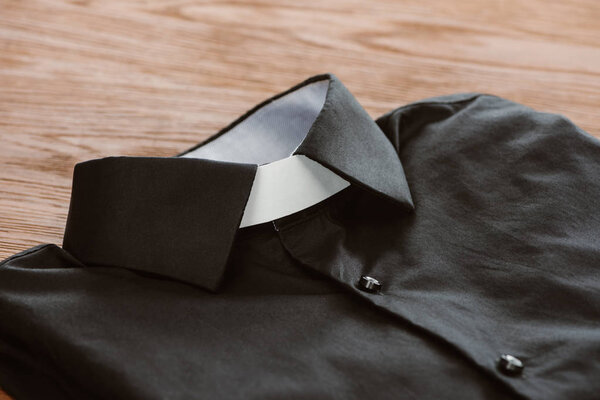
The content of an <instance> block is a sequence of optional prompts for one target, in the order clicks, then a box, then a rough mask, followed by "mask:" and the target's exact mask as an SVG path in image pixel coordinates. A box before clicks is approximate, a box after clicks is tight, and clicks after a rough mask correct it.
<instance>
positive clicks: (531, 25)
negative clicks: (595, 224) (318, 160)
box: [0, 0, 600, 400]
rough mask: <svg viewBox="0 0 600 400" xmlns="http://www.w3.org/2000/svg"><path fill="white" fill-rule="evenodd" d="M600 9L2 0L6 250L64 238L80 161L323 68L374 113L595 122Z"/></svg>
mask: <svg viewBox="0 0 600 400" xmlns="http://www.w3.org/2000/svg"><path fill="white" fill-rule="evenodd" d="M599 20H600V2H598V1H597V0H566V1H561V2H548V1H542V0H528V1H524V0H490V1H486V2H480V1H474V0H468V1H461V2H450V1H447V0H444V1H442V0H433V1H428V2H423V1H417V0H402V1H398V0H372V1H359V0H349V1H341V0H329V1H321V2H302V1H300V2H299V1H297V0H295V1H292V0H277V1H274V0H262V1H259V0H236V1H191V2H190V1H185V2H184V1H180V0H154V1H152V2H142V1H134V0H119V1H116V0H104V1H93V0H73V1H65V0H55V1H48V0H31V1H29V0H26V1H19V0H0V259H3V258H5V257H8V256H10V255H11V254H14V253H15V252H18V251H21V250H24V249H26V248H29V247H32V246H34V245H36V244H38V243H57V244H60V243H61V241H62V232H63V228H64V224H65V219H66V213H67V208H68V201H69V195H70V184H71V174H72V170H73V166H74V164H75V163H77V162H79V161H83V160H87V159H90V158H96V157H102V156H107V155H152V156H168V155H173V154H175V153H177V152H179V151H181V150H184V149H186V148H188V147H190V146H192V145H193V144H195V143H197V142H198V141H200V140H202V139H204V138H206V137H207V136H209V135H210V134H212V133H214V132H215V131H217V130H218V129H219V128H221V127H222V126H224V125H225V124H227V123H228V122H229V121H231V120H233V119H234V118H236V117H237V116H238V115H240V114H241V113H243V112H244V111H245V110H246V109H248V108H250V107H251V106H253V105H254V104H256V103H257V102H259V101H261V100H263V99H264V98H266V97H268V96H271V95H273V94H275V93H278V92H280V91H282V90H283V89H286V88H288V87H289V86H291V85H293V84H295V83H297V82H299V81H301V80H303V79H305V78H306V77H308V76H310V75H313V74H317V73H321V72H333V73H335V74H336V75H338V76H339V77H340V78H341V80H342V81H343V82H344V83H345V84H346V85H347V86H348V87H349V88H350V90H351V91H352V92H353V93H354V94H355V95H356V96H357V98H358V99H359V101H360V102H361V103H362V104H363V105H364V106H365V107H366V109H367V110H368V111H369V112H370V113H371V115H372V116H373V117H375V116H377V115H380V114H382V113H384V112H386V111H388V110H390V109H392V108H395V107H397V106H400V105H402V104H405V103H407V102H410V101H414V100H418V99H421V98H424V97H429V96H435V95H441V94H448V93H453V92H466V91H479V92H486V93H493V94H497V95H500V96H503V97H507V98H509V99H512V100H515V101H518V102H521V103H525V104H527V105H530V106H532V107H534V108H537V109H540V110H545V111H549V112H557V113H562V114H564V115H566V116H568V117H569V118H570V119H571V120H573V121H574V122H575V123H576V124H578V125H579V126H581V127H582V128H583V129H585V130H586V131H588V132H590V133H591V134H593V135H596V136H599V137H600V129H599V128H598V126H600V79H599V78H600V24H599V23H598V21H599ZM0 323H6V322H4V321H0ZM2 399H7V397H6V396H5V395H2V394H0V400H2Z"/></svg>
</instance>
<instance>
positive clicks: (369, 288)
mask: <svg viewBox="0 0 600 400" xmlns="http://www.w3.org/2000/svg"><path fill="white" fill-rule="evenodd" d="M358 288H359V289H360V290H362V291H364V292H369V293H377V292H379V290H380V289H381V283H380V282H379V281H378V280H377V279H375V278H373V277H370V276H366V275H363V276H361V277H360V280H359V281H358Z"/></svg>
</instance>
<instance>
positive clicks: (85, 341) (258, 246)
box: [0, 74, 600, 399]
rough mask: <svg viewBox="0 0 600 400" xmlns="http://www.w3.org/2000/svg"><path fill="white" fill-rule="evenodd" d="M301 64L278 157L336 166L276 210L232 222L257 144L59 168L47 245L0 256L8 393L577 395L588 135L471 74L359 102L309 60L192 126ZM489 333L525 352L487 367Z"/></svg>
mask: <svg viewBox="0 0 600 400" xmlns="http://www.w3.org/2000/svg"><path fill="white" fill-rule="evenodd" d="M323 79H327V80H329V92H328V94H327V98H326V100H325V105H324V108H323V110H322V111H321V114H320V115H319V116H318V117H317V119H316V120H315V122H314V124H313V126H312V128H311V130H310V131H309V134H308V135H307V137H306V139H305V140H304V142H303V143H302V144H301V145H300V146H299V147H298V149H297V150H296V154H303V155H306V156H308V157H310V158H312V159H313V160H315V161H317V162H319V163H321V164H322V165H324V166H326V167H327V168H330V169H331V170H333V171H334V172H336V173H338V174H340V175H341V176H343V177H344V178H346V179H348V180H349V181H350V183H351V185H350V186H349V187H348V188H346V189H344V190H343V191H341V192H339V193H338V194H336V195H334V196H333V197H331V198H329V199H327V200H325V201H323V202H321V203H319V204H316V205H314V206H312V207H310V208H308V209H306V210H303V211H301V212H298V213H295V214H293V215H290V216H286V217H283V218H280V219H277V220H275V221H272V222H270V223H265V224H260V225H256V226H251V227H247V228H242V229H238V228H237V226H238V225H239V221H240V218H241V215H242V214H243V210H244V206H245V202H246V200H247V196H248V192H249V190H250V188H251V185H252V181H253V178H254V174H255V172H256V168H257V166H255V165H249V164H235V163H226V162H217V161H210V160H203V159H184V158H178V157H173V158H166V159H161V158H135V157H119V158H108V159H103V160H95V161H89V162H86V163H83V164H80V165H78V166H77V167H76V169H75V176H74V183H73V195H72V199H71V210H70V213H69V218H68V222H67V227H66V231H65V242H64V244H63V247H62V248H61V247H59V246H57V245H54V244H45V245H39V246H36V247H33V248H32V249H29V250H27V251H25V252H22V253H20V254H17V255H15V256H13V257H10V258H9V259H7V260H5V261H3V262H2V263H1V264H0V386H1V387H2V388H4V389H5V390H6V391H7V392H8V393H9V394H11V395H12V396H14V397H15V398H16V399H38V398H44V399H64V398H72V399H81V398H86V399H87V398H89V399H117V398H123V399H204V398H206V399H280V398H286V399H288V398H289V399H364V398H373V399H404V398H409V399H410V398H418V399H440V398H447V399H456V398H460V399H514V398H527V399H596V398H598V393H600V380H599V379H598V377H600V361H598V360H600V270H599V265H600V209H599V208H598V204H599V202H598V199H600V182H599V181H598V178H597V177H598V176H600V142H599V141H598V140H597V139H595V138H593V137H592V136H590V135H589V134H587V133H586V132H583V131H582V130H581V129H579V128H578V127H577V126H575V125H574V124H573V123H571V122H570V121H569V120H568V119H566V118H565V117H562V116H560V115H554V114H547V113H543V112H538V111H535V110H532V109H530V108H528V107H525V106H523V105H520V104H516V103H514V102H511V101H509V100H506V99H502V98H499V97H496V96H492V95H486V94H478V93H468V94H456V95H449V96H442V97H437V98H432V99H426V100H423V101H419V102H415V103H411V104H408V105H405V106H402V107H399V108H397V109H395V110H393V111H390V112H389V113H387V114H385V115H383V116H381V117H379V118H377V119H376V120H372V119H371V118H370V117H369V116H368V114H367V113H366V112H365V111H364V110H363V109H362V108H361V107H360V106H359V105H358V102H357V101H356V99H354V98H353V97H352V95H351V94H350V93H349V92H348V91H347V89H346V88H345V87H344V86H343V85H342V83H341V82H340V81H339V80H338V79H337V78H336V77H335V76H333V75H330V74H325V75H319V76H316V77H312V78H310V79H308V80H307V81H305V82H303V83H301V84H299V85H297V86H295V87H294V88H291V89H290V90H288V91H286V92H283V93H282V94H280V95H277V96H275V97H273V98H271V99H269V100H267V101H265V102H264V103H261V104H260V105H258V106H257V107H255V108H254V109H252V110H250V111H249V112H248V113H247V114H245V115H244V116H242V117H241V118H240V119H238V120H237V121H235V122H234V123H232V124H231V125H230V126H229V127H226V128H224V129H223V130H222V131H221V132H219V133H217V134H216V135H215V136H214V137H216V136H218V135H221V134H226V133H227V131H228V129H231V127H232V126H235V125H236V124H238V123H243V121H244V120H245V119H246V118H251V116H252V113H253V112H254V111H256V109H259V108H260V107H262V106H265V105H267V104H269V102H270V101H273V100H274V99H276V98H277V97H278V96H283V95H286V94H289V93H293V91H294V90H296V89H298V88H301V87H302V86H303V85H306V84H309V83H310V82H314V81H316V80H323ZM209 140H210V139H209ZM205 143H206V142H205ZM201 145H202V143H201V144H200V146H201ZM184 154H185V153H184ZM190 199H193V201H192V200H190ZM195 243H197V246H194V244H195ZM361 276H370V277H373V278H376V279H377V280H379V281H380V282H381V284H382V288H381V290H380V291H378V292H368V291H365V290H363V288H362V287H361V286H360V284H359V281H360V278H361ZM503 354H509V355H512V356H514V357H516V358H518V359H519V360H521V361H522V364H523V370H522V371H521V372H520V373H519V374H513V375H510V374H507V373H506V370H504V369H503V368H502V367H501V366H499V363H498V361H499V358H500V356H501V355H503Z"/></svg>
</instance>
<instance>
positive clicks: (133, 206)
mask: <svg viewBox="0 0 600 400" xmlns="http://www.w3.org/2000/svg"><path fill="white" fill-rule="evenodd" d="M322 80H327V81H328V86H327V92H326V95H325V102H324V104H323V106H322V108H321V110H320V112H319V113H318V116H317V117H316V119H315V121H314V122H313V124H312V126H311V127H310V129H309V131H308V133H307V134H306V136H305V138H304V139H303V140H302V142H301V143H300V145H299V146H298V147H297V148H296V149H295V151H294V153H293V154H301V155H305V156H307V157H309V158H311V159H313V160H314V161H317V162H319V163H321V164H322V165H323V166H325V167H327V168H329V169H331V170H332V171H334V172H335V173H337V174H338V175H340V176H341V177H343V178H345V179H347V180H348V181H349V182H350V183H351V184H352V185H355V186H358V187H361V188H363V189H365V190H368V191H370V192H372V193H373V194H375V195H378V196H382V197H384V198H386V199H388V200H390V201H392V202H393V203H395V204H397V205H398V210H399V211H406V210H411V209H412V208H413V204H412V199H411V195H410V192H409V188H408V184H407V181H406V177H405V175H404V170H403V168H402V164H401V162H400V159H399V158H398V155H397V153H396V151H395V150H394V147H393V145H392V144H391V142H390V140H389V139H388V138H387V137H386V136H385V134H384V133H383V132H382V131H381V129H380V128H379V127H378V125H377V124H376V123H375V122H374V121H373V119H372V118H371V117H370V116H369V115H368V113H367V112H366V111H365V110H364V109H363V108H362V107H361V106H360V104H359V103H358V101H357V100H356V99H355V98H354V96H352V94H351V93H350V92H349V91H348V90H347V89H346V87H345V86H344V85H343V84H342V83H341V82H340V81H339V80H338V79H337V78H336V77H335V76H334V75H332V74H324V75H317V76H314V77H312V78H309V79H307V80H306V81H304V82H302V83H300V84H298V85H296V86H294V87H292V88H291V89H289V90H287V91H285V92H283V93H280V94H278V95H276V96H274V97H272V98H270V99H268V100H266V101H264V102H262V103H261V104H259V105H257V106H256V107H254V108H253V109H251V110H250V111H248V112H247V113H246V114H244V115H243V116H242V117H240V118H238V119H237V120H236V121H234V122H233V123H231V124H230V125H229V126H227V127H225V128H224V129H222V130H221V131H220V132H218V133H217V134H215V135H213V136H212V137H211V138H209V139H208V140H206V141H204V142H202V143H200V144H199V145H198V146H196V147H194V148H192V149H190V150H188V151H186V152H184V153H182V154H180V156H185V155H186V154H188V153H189V152H190V151H193V150H196V149H198V148H200V147H202V146H204V145H206V144H207V143H210V142H211V141H212V140H215V139H216V138H217V137H219V136H221V135H224V134H226V133H228V132H230V131H231V130H232V129H233V128H234V127H235V126H236V125H238V124H240V123H242V122H243V121H245V120H246V119H247V118H248V117H250V116H251V115H252V114H254V113H255V112H256V111H258V110H260V109H261V108H263V107H264V106H266V105H267V104H270V103H271V102H273V101H275V100H277V99H278V98H281V97H283V96H285V95H287V94H289V93H292V92H294V91H296V90H298V89H300V88H302V87H304V86H306V85H308V84H310V83H313V82H317V81H322ZM283 134H285V132H284V133H283ZM256 169H257V165H256V164H250V163H238V162H230V161H216V160H210V159H203V158H186V157H107V158H102V159H97V160H90V161H86V162H82V163H79V164H77V165H76V166H75V170H74V174H73V188H72V194H71V204H70V208H69V215H68V218H67V225H66V228H65V235H64V241H63V247H64V248H65V250H67V251H69V252H70V253H71V254H73V255H74V256H75V257H76V258H78V259H79V260H80V261H81V262H83V263H84V264H86V265H91V266H117V267H124V268H130V269H135V270H138V271H143V272H147V273H150V274H159V275H162V276H167V277H170V278H173V279H177V280H182V281H186V282H189V283H192V284H195V285H198V286H201V287H203V288H205V289H208V290H212V291H215V290H217V288H218V286H219V284H220V283H221V281H222V278H223V276H224V273H225V268H226V265H227V261H228V258H229V253H230V251H231V248H232V244H233V241H234V239H235V236H236V232H237V231H238V226H239V224H240V221H241V218H242V214H243V211H244V207H245V205H246V201H247V200H248V196H249V194H250V189H251V187H252V182H253V179H254V176H255V174H256Z"/></svg>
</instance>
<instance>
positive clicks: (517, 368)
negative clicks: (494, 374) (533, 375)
mask: <svg viewBox="0 0 600 400" xmlns="http://www.w3.org/2000/svg"><path fill="white" fill-rule="evenodd" d="M523 368H524V365H523V362H522V361H521V360H519V359H518V358H517V357H515V356H511V355H510V354H502V355H501V356H500V359H499V360H498V369H499V370H500V372H502V373H503V374H505V375H509V376H516V375H519V374H520V373H521V372H523Z"/></svg>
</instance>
